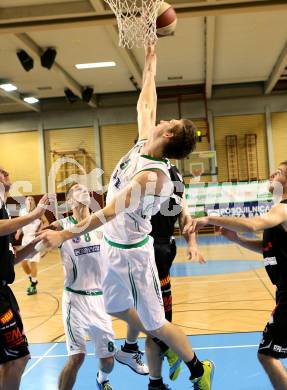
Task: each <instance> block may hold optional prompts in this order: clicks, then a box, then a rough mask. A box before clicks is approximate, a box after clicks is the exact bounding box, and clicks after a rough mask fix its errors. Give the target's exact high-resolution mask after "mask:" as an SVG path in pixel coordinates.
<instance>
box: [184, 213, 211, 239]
mask: <svg viewBox="0 0 287 390" xmlns="http://www.w3.org/2000/svg"><path fill="white" fill-rule="evenodd" d="M206 225H208V217H201V218H194V219H192V221H191V222H189V223H188V224H186V225H185V227H184V229H183V234H188V235H190V234H193V233H196V232H198V231H199V230H200V229H202V228H203V227H204V226H206Z"/></svg>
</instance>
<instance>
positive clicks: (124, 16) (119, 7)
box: [105, 0, 163, 49]
mask: <svg viewBox="0 0 287 390" xmlns="http://www.w3.org/2000/svg"><path fill="white" fill-rule="evenodd" d="M105 2H106V3H108V4H109V6H110V7H111V9H112V11H113V12H114V14H115V15H116V18H117V23H118V28H119V46H121V47H127V48H128V49H132V48H133V47H134V46H135V47H143V46H145V45H146V44H154V43H155V42H156V41H157V35H156V18H157V14H158V10H159V8H160V6H161V4H162V3H163V0H105Z"/></svg>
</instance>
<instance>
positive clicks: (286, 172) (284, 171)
mask: <svg viewBox="0 0 287 390" xmlns="http://www.w3.org/2000/svg"><path fill="white" fill-rule="evenodd" d="M280 184H281V185H282V186H283V189H285V188H286V187H287V167H286V165H279V167H278V168H277V169H276V171H275V172H274V173H272V175H270V177H269V191H270V192H272V193H273V191H274V189H275V187H276V186H277V185H280Z"/></svg>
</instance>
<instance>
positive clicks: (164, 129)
mask: <svg viewBox="0 0 287 390" xmlns="http://www.w3.org/2000/svg"><path fill="white" fill-rule="evenodd" d="M177 125H182V119H171V120H168V121H165V120H162V121H160V122H159V124H158V125H157V126H156V128H155V134H156V135H157V136H159V137H162V136H164V135H165V134H166V133H168V132H169V131H170V130H171V129H172V128H174V127H175V126H177Z"/></svg>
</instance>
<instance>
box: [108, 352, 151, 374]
mask: <svg viewBox="0 0 287 390" xmlns="http://www.w3.org/2000/svg"><path fill="white" fill-rule="evenodd" d="M142 357H143V353H142V352H141V351H137V352H125V351H122V350H118V351H117V352H116V354H115V359H116V360H117V361H118V362H119V363H121V364H124V365H126V366H129V367H130V368H131V369H132V370H133V371H134V372H136V373H137V374H140V375H148V374H149V370H148V367H147V365H146V364H144V362H143V360H142Z"/></svg>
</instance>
